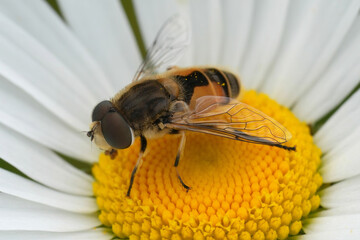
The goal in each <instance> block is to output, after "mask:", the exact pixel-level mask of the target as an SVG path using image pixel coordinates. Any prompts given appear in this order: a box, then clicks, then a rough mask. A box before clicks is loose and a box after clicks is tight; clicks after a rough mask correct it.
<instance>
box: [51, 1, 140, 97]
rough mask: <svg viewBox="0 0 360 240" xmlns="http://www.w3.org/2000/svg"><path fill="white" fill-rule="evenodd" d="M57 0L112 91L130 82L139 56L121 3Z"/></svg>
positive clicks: (67, 20)
mask: <svg viewBox="0 0 360 240" xmlns="http://www.w3.org/2000/svg"><path fill="white" fill-rule="evenodd" d="M58 2H59V4H60V7H61V9H62V13H63V14H64V16H65V18H66V22H67V23H68V24H69V25H70V27H71V28H72V29H73V31H74V33H75V34H76V36H78V37H79V39H80V40H81V42H82V43H83V44H84V45H85V46H86V47H87V49H88V50H89V52H91V53H92V55H93V56H94V58H95V59H96V61H97V62H98V63H99V64H100V66H101V67H102V68H103V69H104V70H105V73H106V74H107V76H108V78H109V79H111V81H112V83H113V86H115V89H114V93H116V92H117V91H118V90H119V89H122V88H123V87H124V86H125V85H127V84H128V83H130V81H131V79H132V77H133V76H134V74H135V71H136V69H137V67H138V66H139V65H140V62H141V57H140V53H139V50H138V47H137V45H136V41H135V38H134V36H133V33H132V31H131V29H130V25H129V23H128V20H127V18H126V15H125V13H124V11H123V9H122V7H121V6H120V2H119V1H117V0H106V1H98V0H92V1H88V0H82V1H72V0H61V1H58ZM105 97H110V96H105Z"/></svg>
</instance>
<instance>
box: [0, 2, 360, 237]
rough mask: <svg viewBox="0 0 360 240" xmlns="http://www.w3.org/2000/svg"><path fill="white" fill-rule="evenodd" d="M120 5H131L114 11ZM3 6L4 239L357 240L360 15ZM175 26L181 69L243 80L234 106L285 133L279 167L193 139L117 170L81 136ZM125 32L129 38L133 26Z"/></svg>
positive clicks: (252, 150)
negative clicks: (181, 33)
mask: <svg viewBox="0 0 360 240" xmlns="http://www.w3.org/2000/svg"><path fill="white" fill-rule="evenodd" d="M123 3H125V4H129V2H125V1H124V2H123ZM57 4H58V7H59V9H60V15H59V14H57V13H56V12H55V11H54V10H53V9H52V8H51V7H50V5H48V3H47V2H44V1H40V0H31V1H30V0H17V1H11V0H1V1H0V53H1V54H0V134H1V138H0V157H1V159H2V160H1V162H0V166H1V169H0V206H1V208H0V216H1V218H0V238H1V239H24V238H26V239H112V238H114V237H119V238H126V237H128V238H130V239H162V238H169V239H170V238H171V239H286V238H289V237H290V238H292V239H359V237H360V230H359V229H360V204H359V203H358V202H359V200H360V188H359V185H360V184H359V183H360V166H359V161H358V156H360V150H359V149H360V145H359V141H358V139H359V137H360V128H359V121H360V108H359V104H360V92H359V91H357V89H358V84H359V79H360V77H359V76H360V45H359V44H358V43H359V42H360V16H359V9H360V1H359V0H344V1H335V0H333V1H328V0H326V1H325V0H317V1H313V0H301V1H300V0H299V1H285V0H279V1H250V0H249V1H246V0H243V1H235V0H234V1H230V0H226V1H220V0H211V1H205V0H198V1H175V0H174V1H165V0H157V1H151V2H150V1H140V0H135V1H133V2H132V4H130V5H129V6H132V7H133V8H130V10H127V11H125V10H124V9H123V7H122V5H121V3H120V2H119V1H117V0H104V1H97V0H87V1H85V0H78V1H71V0H58V1H57ZM133 10H134V12H135V13H136V19H137V22H138V25H139V28H140V31H141V33H142V37H143V42H144V44H145V46H147V47H148V46H150V45H151V42H152V41H153V40H154V38H155V35H156V33H157V31H158V29H159V28H160V26H161V25H162V24H163V23H164V22H166V20H167V19H168V18H169V17H171V16H173V15H175V14H181V15H183V16H184V18H185V19H187V20H188V21H189V23H190V25H191V29H192V30H191V31H192V43H191V46H190V48H189V50H188V51H187V52H186V53H185V56H184V57H183V59H182V60H181V62H180V63H179V66H192V65H218V66H224V67H227V68H230V69H232V70H233V71H234V72H236V73H238V74H239V76H240V78H241V81H242V86H243V88H244V89H245V90H244V92H243V94H242V96H241V99H240V100H241V101H242V102H244V103H247V104H248V105H251V106H253V107H255V108H257V109H259V110H260V111H262V112H264V113H266V114H267V115H269V116H271V117H272V118H274V119H276V120H277V121H278V122H280V123H281V124H282V125H284V126H285V127H286V128H287V129H288V130H289V131H290V132H291V133H292V136H293V137H292V139H291V140H290V141H289V143H287V145H289V146H294V145H296V147H297V151H296V152H293V151H286V150H284V149H278V148H274V147H269V146H262V145H256V144H249V143H243V142H238V141H232V140H227V139H223V138H219V137H214V136H207V135H204V134H196V133H187V134H186V136H187V141H186V147H185V151H184V156H183V158H182V159H181V161H180V164H179V172H180V174H181V176H182V178H183V180H184V181H185V182H187V184H188V185H189V186H191V190H190V191H189V192H186V190H185V189H184V188H183V187H182V186H181V184H180V183H179V181H178V179H177V177H176V172H175V169H174V167H173V162H174V156H175V155H176V150H177V145H178V143H179V137H178V136H176V135H171V136H165V137H163V138H161V139H155V140H151V141H149V143H148V149H147V153H146V155H145V156H144V163H143V165H142V167H141V168H140V169H139V171H138V173H137V174H136V177H135V181H134V185H133V189H132V192H131V196H130V197H126V191H127V187H128V184H129V176H130V174H131V171H132V168H133V166H134V164H135V161H136V158H137V156H138V154H139V141H138V140H136V141H135V144H134V146H132V147H130V148H129V149H126V150H121V151H118V155H117V157H116V159H114V160H112V159H111V158H110V157H109V156H107V155H105V154H103V153H101V152H100V151H99V150H98V149H97V148H96V146H95V145H94V146H92V145H91V143H90V141H89V139H88V138H87V137H86V134H85V133H82V131H87V130H88V126H89V123H90V120H91V119H90V116H91V112H92V109H93V107H94V106H95V105H96V104H97V103H98V102H100V101H101V100H104V99H108V98H111V97H112V96H114V94H115V93H117V92H118V91H119V90H120V89H122V88H123V87H124V86H126V85H127V84H129V83H130V81H131V79H132V77H133V75H134V73H135V71H136V69H137V67H138V65H139V64H140V63H141V59H142V57H141V53H140V51H139V47H138V44H137V43H136V40H135V37H134V35H133V30H132V28H131V27H130V24H129V21H128V18H127V14H126V13H128V14H129V13H130V14H131V13H133ZM131 23H132V24H133V22H131Z"/></svg>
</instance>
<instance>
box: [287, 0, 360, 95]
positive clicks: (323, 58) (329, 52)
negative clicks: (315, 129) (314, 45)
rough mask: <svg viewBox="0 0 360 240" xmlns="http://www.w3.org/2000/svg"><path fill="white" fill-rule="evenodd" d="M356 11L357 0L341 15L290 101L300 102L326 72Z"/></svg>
mask: <svg viewBox="0 0 360 240" xmlns="http://www.w3.org/2000/svg"><path fill="white" fill-rule="evenodd" d="M358 9H359V1H358V0H354V1H351V2H349V4H348V6H347V8H346V10H345V12H344V13H343V14H342V16H341V18H339V20H338V23H337V25H336V28H334V30H333V33H332V36H331V37H329V39H328V42H327V44H326V45H325V46H324V49H323V50H322V51H321V53H320V54H319V55H318V56H316V59H315V62H314V64H313V65H312V66H311V67H310V68H309V71H308V72H307V73H306V75H305V77H304V78H303V79H302V80H301V84H298V85H297V88H296V97H297V99H295V98H292V99H291V100H292V101H295V100H296V101H298V100H299V98H300V100H301V97H302V95H304V93H305V91H306V90H308V89H310V88H311V87H312V85H313V84H314V83H315V82H316V81H317V80H318V79H319V77H320V76H321V74H322V73H323V72H324V71H326V68H327V67H328V64H329V63H330V62H331V60H332V59H333V58H334V57H335V54H336V52H337V51H338V50H339V48H340V46H341V44H343V40H344V38H345V37H346V34H347V33H348V32H349V30H350V28H351V26H352V24H353V23H354V21H355V17H356V15H357V12H358ZM288 94H291V93H288Z"/></svg>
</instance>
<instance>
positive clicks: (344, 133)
mask: <svg viewBox="0 0 360 240" xmlns="http://www.w3.org/2000/svg"><path fill="white" fill-rule="evenodd" d="M359 105H360V91H358V92H356V93H355V94H354V95H353V96H352V97H351V98H350V99H349V100H347V102H346V103H345V104H344V105H343V106H342V107H341V108H340V109H339V110H338V111H337V112H336V113H335V114H334V115H333V116H332V117H331V118H330V119H329V120H328V121H327V122H326V123H325V125H324V126H323V127H322V128H321V129H320V130H319V131H318V132H317V133H316V135H315V141H316V143H317V144H318V146H319V147H320V148H321V150H322V151H324V152H325V155H324V157H323V164H322V166H321V169H320V171H321V173H322V176H323V179H324V181H325V182H336V181H339V180H341V179H345V178H349V177H351V176H355V175H357V174H359V173H360V163H359V159H358V157H357V156H359V155H360V142H359V141H358V139H359V138H360V126H359V124H358V123H359V121H360V109H359Z"/></svg>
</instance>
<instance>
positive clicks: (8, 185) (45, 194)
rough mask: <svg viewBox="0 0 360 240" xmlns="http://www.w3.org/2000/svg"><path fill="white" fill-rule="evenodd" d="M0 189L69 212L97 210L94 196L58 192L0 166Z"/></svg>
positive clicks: (91, 211)
mask: <svg viewBox="0 0 360 240" xmlns="http://www.w3.org/2000/svg"><path fill="white" fill-rule="evenodd" d="M0 191H1V192H3V193H7V194H10V195H13V196H16V197H19V198H22V199H26V200H29V201H33V202H37V203H42V204H44V205H48V206H51V207H55V208H59V209H62V210H67V211H71V212H78V213H93V212H96V211H97V210H98V207H97V205H96V202H95V199H94V198H90V197H82V196H75V195H70V194H66V193H62V192H58V191H55V190H52V189H50V188H48V187H44V186H42V185H40V184H38V183H35V182H33V181H30V180H28V179H25V178H23V177H21V176H19V175H16V174H14V173H11V172H8V171H5V170H3V169H1V168H0Z"/></svg>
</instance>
